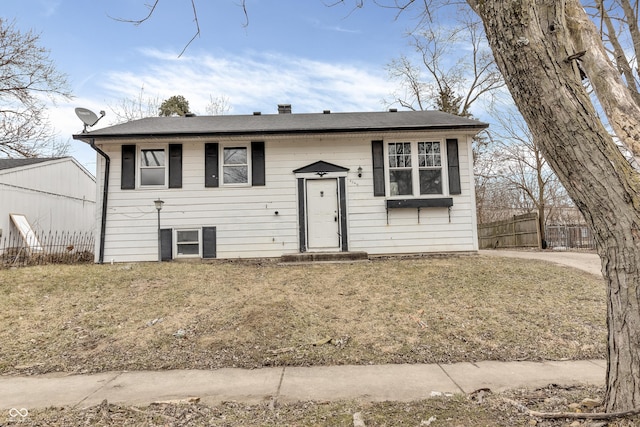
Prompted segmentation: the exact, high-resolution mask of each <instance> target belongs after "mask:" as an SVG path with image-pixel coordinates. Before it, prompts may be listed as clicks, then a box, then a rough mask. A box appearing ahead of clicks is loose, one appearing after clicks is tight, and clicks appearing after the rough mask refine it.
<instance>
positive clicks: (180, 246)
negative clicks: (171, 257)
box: [175, 229, 201, 258]
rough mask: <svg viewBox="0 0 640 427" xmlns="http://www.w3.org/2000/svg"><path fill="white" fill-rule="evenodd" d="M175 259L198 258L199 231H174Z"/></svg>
mask: <svg viewBox="0 0 640 427" xmlns="http://www.w3.org/2000/svg"><path fill="white" fill-rule="evenodd" d="M175 233H176V240H175V242H176V248H175V254H176V258H190V257H199V256H200V240H201V239H200V229H192V230H175Z"/></svg>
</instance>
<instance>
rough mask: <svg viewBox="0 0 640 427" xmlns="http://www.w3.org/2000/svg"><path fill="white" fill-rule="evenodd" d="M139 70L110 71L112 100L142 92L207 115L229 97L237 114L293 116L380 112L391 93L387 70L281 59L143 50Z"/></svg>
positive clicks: (266, 55)
mask: <svg viewBox="0 0 640 427" xmlns="http://www.w3.org/2000/svg"><path fill="white" fill-rule="evenodd" d="M142 53H143V54H144V55H145V56H146V59H147V60H146V61H145V62H146V64H145V66H144V68H142V69H140V70H135V71H133V70H130V71H111V72H108V73H107V75H106V79H105V80H104V82H103V83H102V85H103V86H104V89H105V90H106V93H107V94H108V97H109V98H112V99H115V100H117V99H122V98H134V97H135V95H136V94H138V93H139V91H140V88H141V87H142V86H144V88H145V92H146V93H148V94H149V95H152V96H155V95H158V96H159V97H160V98H161V99H166V98H168V97H169V96H172V95H183V96H185V97H186V98H187V99H188V100H189V103H190V105H191V108H192V110H193V111H194V112H196V113H198V112H204V108H205V106H206V105H207V103H208V102H209V95H213V96H225V97H228V99H229V102H230V104H231V106H232V107H233V113H236V114H247V113H250V112H252V111H260V110H261V109H262V110H264V111H263V112H264V113H271V112H275V111H276V105H277V104H278V103H290V104H292V105H293V108H294V112H320V111H322V110H324V109H331V110H335V111H371V110H381V109H382V107H383V106H382V104H381V100H382V99H383V98H384V97H385V96H386V95H388V93H389V92H391V90H392V84H391V83H390V82H388V81H387V79H386V77H385V75H384V72H383V70H380V71H379V72H372V71H371V69H374V68H375V67H373V66H369V67H367V66H366V65H363V64H348V63H336V64H329V63H324V62H320V61H314V60H310V59H306V58H298V57H291V56H286V55H281V54H277V53H257V52H249V53H247V54H245V55H242V56H239V55H225V56H213V55H209V54H206V55H199V56H194V55H187V56H184V57H182V58H180V59H177V56H176V54H175V53H169V52H165V51H158V50H144V51H142Z"/></svg>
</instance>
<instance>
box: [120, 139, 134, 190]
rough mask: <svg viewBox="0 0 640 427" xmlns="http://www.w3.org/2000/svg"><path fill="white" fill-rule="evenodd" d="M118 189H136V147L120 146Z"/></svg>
mask: <svg viewBox="0 0 640 427" xmlns="http://www.w3.org/2000/svg"><path fill="white" fill-rule="evenodd" d="M120 188H121V189H122V190H133V189H134V188H136V146H135V145H123V146H122V169H121V171H120Z"/></svg>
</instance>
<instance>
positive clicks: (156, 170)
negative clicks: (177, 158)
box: [140, 148, 167, 186]
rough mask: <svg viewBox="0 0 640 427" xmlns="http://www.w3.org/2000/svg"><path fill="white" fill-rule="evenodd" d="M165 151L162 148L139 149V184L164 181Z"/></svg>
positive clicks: (145, 184) (144, 184) (161, 183)
mask: <svg viewBox="0 0 640 427" xmlns="http://www.w3.org/2000/svg"><path fill="white" fill-rule="evenodd" d="M166 169H167V168H166V153H165V150H164V148H152V149H141V150H140V185H141V186H147V185H161V186H164V185H165V182H166Z"/></svg>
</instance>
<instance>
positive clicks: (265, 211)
mask: <svg viewBox="0 0 640 427" xmlns="http://www.w3.org/2000/svg"><path fill="white" fill-rule="evenodd" d="M281 107H282V106H281ZM286 107H287V106H285V108H281V110H282V112H283V113H281V114H269V115H267V114H265V115H262V114H259V113H255V114H253V115H241V116H240V115H239V116H206V117H205V116H201V117H195V116H192V117H154V118H146V119H142V120H136V121H132V122H129V123H125V124H121V125H116V126H111V127H107V128H103V129H99V130H95V131H92V132H85V133H82V134H78V135H74V138H75V139H78V140H82V141H85V142H87V143H89V144H92V145H93V146H94V148H96V149H97V151H98V153H100V154H99V155H98V168H97V175H98V177H99V178H98V181H99V185H98V187H99V188H98V191H97V194H98V195H99V197H98V211H99V214H98V215H97V217H98V218H100V219H99V222H98V226H99V228H100V229H101V225H102V224H104V232H103V236H102V238H100V239H98V241H97V242H96V248H97V250H96V261H98V262H103V261H104V262H111V261H115V262H122V261H154V260H157V259H158V251H159V248H158V240H159V239H158V211H157V210H156V208H155V206H154V200H158V199H160V200H162V201H163V202H164V205H163V207H162V210H161V211H160V221H161V225H160V227H161V229H162V231H161V233H160V234H161V236H162V237H161V239H160V240H161V242H162V243H161V252H162V258H163V259H176V258H247V257H280V256H282V255H287V254H297V253H305V252H350V251H364V252H367V253H369V254H405V253H426V252H473V251H477V249H478V236H477V227H476V213H475V212H476V211H475V195H474V185H473V158H472V147H471V144H472V138H473V136H474V135H476V134H477V133H478V132H479V131H481V130H482V129H485V128H486V127H487V124H485V123H482V122H479V121H476V120H470V119H466V118H462V117H458V116H453V115H450V114H446V113H442V112H435V111H429V112H423V111H419V112H418V111H404V112H397V111H394V110H390V111H389V112H372V113H331V112H329V111H325V112H324V113H319V114H290V113H287V112H288V111H290V109H288V108H286ZM107 159H108V161H107ZM107 164H109V166H110V167H109V168H108V170H109V172H108V177H107V179H108V181H107V182H108V191H107V192H104V191H103V190H104V189H103V187H102V185H101V182H103V181H104V176H105V175H106V173H105V172H106V171H105V166H106V165H107ZM105 195H106V197H105ZM105 200H106V206H107V207H106V210H104V208H103V207H102V206H103V204H104V202H105Z"/></svg>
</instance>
